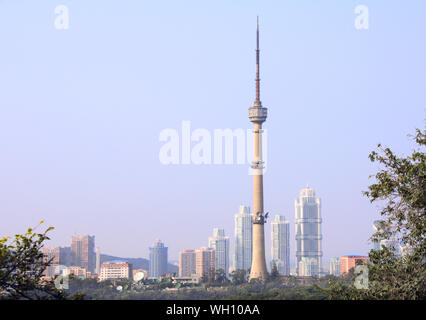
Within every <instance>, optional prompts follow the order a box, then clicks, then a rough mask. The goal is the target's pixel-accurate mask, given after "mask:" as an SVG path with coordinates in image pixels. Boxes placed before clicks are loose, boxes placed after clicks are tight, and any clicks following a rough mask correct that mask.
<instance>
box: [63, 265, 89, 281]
mask: <svg viewBox="0 0 426 320" xmlns="http://www.w3.org/2000/svg"><path fill="white" fill-rule="evenodd" d="M62 275H63V276H64V277H67V276H70V275H74V276H75V277H78V278H81V279H86V278H87V277H88V275H90V272H87V269H86V268H83V267H78V266H71V267H67V268H65V269H64V270H63V271H62Z"/></svg>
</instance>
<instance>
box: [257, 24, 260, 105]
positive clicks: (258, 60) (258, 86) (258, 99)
mask: <svg viewBox="0 0 426 320" xmlns="http://www.w3.org/2000/svg"><path fill="white" fill-rule="evenodd" d="M259 54H260V49H259V16H257V25H256V101H257V102H260V78H259V71H260V70H259V69H260V59H259Z"/></svg>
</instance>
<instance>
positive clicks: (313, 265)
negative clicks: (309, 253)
mask: <svg viewBox="0 0 426 320" xmlns="http://www.w3.org/2000/svg"><path fill="white" fill-rule="evenodd" d="M298 267H299V276H301V277H312V276H317V275H318V259H317V258H309V257H302V259H301V260H300V261H299V263H298Z"/></svg>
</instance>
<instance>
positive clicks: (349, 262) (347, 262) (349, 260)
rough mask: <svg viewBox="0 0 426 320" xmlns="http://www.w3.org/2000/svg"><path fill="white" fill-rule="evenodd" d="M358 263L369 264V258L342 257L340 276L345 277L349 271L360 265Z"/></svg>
mask: <svg viewBox="0 0 426 320" xmlns="http://www.w3.org/2000/svg"><path fill="white" fill-rule="evenodd" d="M358 261H359V262H360V263H363V264H365V263H367V262H368V257H365V256H357V255H350V256H343V257H340V274H341V275H344V274H345V273H348V272H349V270H351V269H352V268H355V266H356V265H357V264H358Z"/></svg>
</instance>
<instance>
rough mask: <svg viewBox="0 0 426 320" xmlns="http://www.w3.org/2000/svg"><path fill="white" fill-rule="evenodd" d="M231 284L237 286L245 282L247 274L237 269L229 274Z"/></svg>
mask: <svg viewBox="0 0 426 320" xmlns="http://www.w3.org/2000/svg"><path fill="white" fill-rule="evenodd" d="M231 282H232V284H233V285H239V284H243V283H245V282H247V272H246V270H243V269H237V270H234V271H232V273H231Z"/></svg>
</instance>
